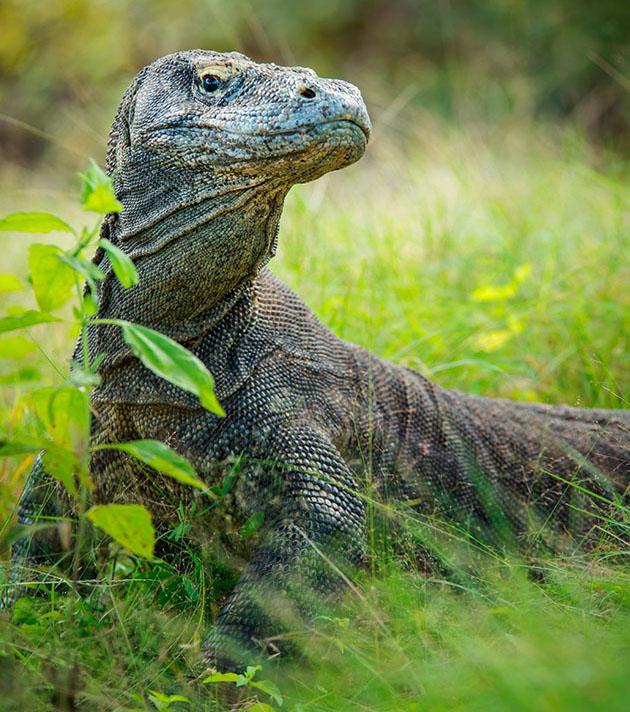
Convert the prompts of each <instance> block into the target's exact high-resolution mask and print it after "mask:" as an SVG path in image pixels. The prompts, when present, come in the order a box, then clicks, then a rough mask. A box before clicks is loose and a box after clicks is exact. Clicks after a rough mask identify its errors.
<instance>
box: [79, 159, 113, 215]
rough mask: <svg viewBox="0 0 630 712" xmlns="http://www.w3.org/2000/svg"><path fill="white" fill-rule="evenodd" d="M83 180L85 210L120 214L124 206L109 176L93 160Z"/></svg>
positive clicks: (82, 196) (82, 195) (82, 198)
mask: <svg viewBox="0 0 630 712" xmlns="http://www.w3.org/2000/svg"><path fill="white" fill-rule="evenodd" d="M81 178H82V179H83V184H82V186H81V205H83V210H89V211H91V212H94V213H110V212H111V213H118V212H120V211H121V210H122V208H123V206H122V204H121V203H119V202H118V200H116V196H115V195H114V189H113V188H112V182H111V180H110V178H109V176H108V175H107V173H105V171H103V170H102V168H100V167H99V166H98V165H97V164H96V163H95V162H94V161H93V160H92V159H90V163H89V165H88V168H87V170H86V171H85V174H84V175H81Z"/></svg>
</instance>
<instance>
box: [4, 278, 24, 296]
mask: <svg viewBox="0 0 630 712" xmlns="http://www.w3.org/2000/svg"><path fill="white" fill-rule="evenodd" d="M21 289H22V282H20V280H19V279H18V278H17V277H16V276H15V275H14V274H0V292H19V291H20V290H21Z"/></svg>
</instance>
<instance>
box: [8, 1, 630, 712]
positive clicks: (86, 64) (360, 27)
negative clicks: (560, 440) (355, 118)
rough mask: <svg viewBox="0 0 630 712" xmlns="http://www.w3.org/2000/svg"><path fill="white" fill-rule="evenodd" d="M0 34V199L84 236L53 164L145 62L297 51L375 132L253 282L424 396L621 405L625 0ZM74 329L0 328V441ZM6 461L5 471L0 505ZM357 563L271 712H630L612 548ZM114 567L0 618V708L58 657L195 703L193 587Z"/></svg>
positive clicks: (117, 688)
mask: <svg viewBox="0 0 630 712" xmlns="http://www.w3.org/2000/svg"><path fill="white" fill-rule="evenodd" d="M0 28H2V41H1V42H0V162H1V163H0V213H1V214H5V213H8V212H12V211H14V210H49V211H52V212H56V213H59V214H60V215H61V216H62V217H64V218H66V219H67V220H68V221H70V222H72V223H73V224H81V222H82V221H83V220H84V219H85V214H84V213H82V212H81V211H80V209H79V208H78V201H77V199H76V195H77V187H78V181H77V179H76V173H77V172H79V171H83V170H84V169H85V166H86V163H87V159H88V157H94V158H95V159H96V160H97V161H99V162H101V163H102V162H103V157H104V153H105V141H106V136H107V131H108V129H109V125H110V123H111V120H112V117H113V114H114V111H115V108H116V105H117V103H118V101H119V99H120V96H121V95H122V92H123V90H124V88H125V87H126V85H127V83H128V82H129V81H130V79H131V77H132V75H133V74H135V72H136V71H137V70H138V69H139V68H140V67H141V66H142V65H144V64H146V63H148V62H150V61H151V60H152V59H154V58H155V57H157V56H160V55H162V54H165V53H167V52H171V51H175V50H178V49H184V48H191V47H204V48H209V49H216V50H233V49H236V50H238V51H241V52H244V53H246V54H249V55H250V56H252V57H253V58H255V59H257V60H260V61H275V62H277V63H280V64H285V63H286V64H294V63H295V64H300V65H306V66H311V67H313V68H314V69H316V70H317V71H318V72H319V73H320V74H322V75H324V76H338V77H342V78H345V79H348V80H349V81H352V82H354V83H355V84H357V85H358V86H359V87H360V88H361V90H362V91H363V94H364V96H365V99H366V102H367V104H368V109H369V111H370V114H371V116H372V118H373V121H374V134H373V139H372V141H371V143H370V146H369V149H368V153H367V155H366V157H365V158H364V159H362V160H361V161H360V162H359V163H358V164H356V165H354V166H352V167H350V168H349V169H346V170H344V171H343V172H341V173H338V174H331V175H327V176H325V177H324V178H322V179H320V180H319V181H317V182H316V183H313V184H309V185H305V186H298V187H297V188H295V189H294V190H292V191H291V193H290V195H289V198H288V200H287V207H286V211H285V214H284V216H283V220H282V226H281V236H280V250H279V254H278V257H277V259H276V260H274V262H273V263H272V267H273V269H274V270H275V271H276V273H278V274H279V275H280V276H281V277H282V278H283V279H285V280H286V281H287V282H288V283H289V284H290V285H291V286H292V287H293V288H294V289H296V290H297V291H298V293H300V294H301V295H302V296H303V297H304V298H305V300H306V301H307V303H308V304H309V305H310V306H311V307H312V308H313V309H314V310H315V311H316V313H317V314H318V315H319V316H320V317H321V318H322V319H323V320H324V321H325V322H326V323H327V324H329V325H330V326H331V328H332V329H333V330H334V331H335V332H336V333H338V334H339V335H340V336H342V337H343V338H347V339H350V340H352V341H355V342H357V343H360V344H362V345H364V346H366V347H367V348H369V349H371V350H372V351H374V352H375V353H377V354H378V355H380V356H382V357H384V358H387V359H390V360H393V361H396V362H398V363H403V364H406V365H409V366H411V367H414V368H418V369H420V370H421V371H423V372H424V373H426V374H427V375H429V376H430V377H432V378H433V379H434V380H436V381H437V382H439V383H440V384H441V385H444V386H448V387H455V388H460V389H462V390H468V391H470V392H475V393H482V394H485V395H494V396H501V397H510V398H519V399H525V400H539V401H545V402H558V401H563V402H567V403H570V404H577V405H582V406H591V407H593V406H596V407H617V408H620V407H627V406H628V402H629V401H630V389H629V383H630V379H629V376H630V362H629V360H628V334H630V290H629V289H628V284H629V283H630V270H629V264H628V258H627V256H628V254H630V250H629V248H630V229H629V228H630V225H629V224H628V222H629V220H628V215H629V211H628V204H629V198H630V189H629V181H628V178H629V175H630V171H629V166H630V164H629V163H628V156H627V150H628V146H629V141H628V137H629V133H628V116H630V112H629V109H630V105H629V100H628V86H629V78H628V77H629V73H630V71H629V70H630V66H629V65H630V55H629V53H628V40H629V38H630V5H629V4H628V3H627V2H622V1H615V0H605V1H603V2H597V3H595V2H587V1H586V0H574V1H573V2H569V0H548V1H547V2H544V1H543V0H529V1H514V2H508V1H507V0H486V1H485V2H479V3H471V2H464V1H463V0H425V1H421V0H389V1H386V0H370V1H366V0H344V2H341V1H340V0H337V1H334V0H319V1H317V2H315V1H313V2H303V3H289V2H281V1H280V0H261V1H259V2H243V1H241V0H231V2H229V3H225V2H215V1H213V0H207V1H203V0H196V1H195V0H181V1H180V2H177V3H175V2H166V0H152V1H148V0H138V1H136V2H130V1H127V0H111V1H109V2H106V1H104V0H103V1H99V0H92V1H87V0H75V1H69V0H65V1H63V0H49V1H48V2H34V1H32V0H23V1H22V2H16V1H15V0H1V2H0ZM47 239H55V240H57V239H58V237H57V236H52V238H50V236H44V237H42V236H33V238H32V239H30V238H27V237H25V236H23V235H22V236H15V237H12V236H10V235H7V234H4V235H2V236H0V248H1V249H2V260H1V265H2V266H1V268H0V272H1V273H12V274H15V275H17V276H18V278H19V279H20V280H21V281H22V283H23V284H24V285H26V284H27V281H26V280H27V271H28V270H27V264H26V252H27V248H28V245H29V244H31V243H32V242H41V241H43V240H47ZM29 299H30V297H29V296H28V290H26V289H25V290H24V291H17V292H10V293H6V294H5V293H1V294H0V306H1V308H2V310H3V311H4V310H6V309H8V308H10V307H11V305H13V304H20V305H25V306H32V304H31V303H30V302H29ZM73 339H74V334H71V333H69V329H68V327H67V325H64V324H63V323H60V324H55V325H43V326H39V327H37V328H34V329H31V330H30V332H29V333H28V334H27V335H23V334H20V335H8V336H4V337H2V338H1V339H0V414H1V420H0V423H1V433H2V434H5V433H10V432H12V431H13V430H14V429H15V428H17V427H20V428H27V429H28V428H37V427H38V425H37V422H36V420H35V418H34V416H33V413H32V412H31V410H30V407H29V405H28V400H27V399H26V400H25V399H24V397H23V396H24V395H25V394H27V393H28V392H29V390H30V389H32V388H35V387H39V386H41V385H46V384H50V383H59V382H60V381H61V380H62V379H63V374H64V373H65V372H66V369H67V362H68V357H69V355H70V353H71V351H72V342H73ZM29 466H30V460H29V459H28V458H26V459H25V460H24V461H23V462H21V463H20V464H19V466H17V467H14V466H13V461H11V466H9V461H6V460H5V461H4V462H3V463H0V518H2V519H4V518H5V517H7V516H11V514H12V512H13V511H14V507H15V501H16V497H17V495H18V493H19V491H20V489H21V487H22V486H23V482H24V479H25V477H26V475H27V473H28V470H29ZM374 557H375V559H378V558H379V557H380V563H379V564H378V565H377V566H375V567H374V569H373V571H374V572H376V574H374V575H372V574H371V575H366V578H365V580H363V581H362V582H361V590H362V593H363V597H362V598H361V599H360V600H359V601H354V602H352V601H351V602H349V603H348V604H347V610H342V611H340V612H332V613H331V615H330V618H329V621H328V623H329V625H330V628H326V627H324V628H322V629H320V630H319V632H318V633H317V634H316V636H315V637H313V633H312V632H309V633H308V635H309V636H310V637H308V638H307V644H306V646H305V648H306V651H305V652H306V662H305V663H304V664H303V666H302V667H300V668H298V669H297V670H295V671H291V672H286V671H285V672H283V673H282V674H281V676H280V678H279V679H278V684H279V685H280V687H281V689H282V690H283V692H284V693H285V695H287V698H288V700H289V702H288V703H287V704H289V709H295V710H309V711H310V710H341V709H344V710H345V709H347V710H355V709H360V710H369V709H378V710H383V711H385V710H393V709H401V710H416V709H432V710H446V709H449V710H451V709H461V710H506V709H510V710H512V709H519V710H550V711H551V710H576V709H583V710H594V709H606V710H615V709H619V710H621V709H624V708H625V706H626V705H627V699H628V695H629V694H630V680H629V679H628V675H627V665H626V661H627V659H628V653H629V652H630V634H629V633H628V631H630V626H629V625H628V622H629V620H628V619H629V617H630V600H629V598H628V594H627V592H628V580H629V576H630V570H629V569H628V566H627V564H625V565H624V563H623V562H624V561H625V559H626V557H627V550H626V549H622V550H620V551H619V552H611V551H610V550H606V551H604V552H593V553H591V554H588V555H583V554H578V553H576V554H575V556H574V557H567V558H566V559H563V560H561V561H553V562H551V561H547V562H542V563H541V564H540V566H541V568H542V569H544V572H545V576H544V577H543V578H544V579H545V580H544V581H543V582H532V581H530V580H528V579H527V577H526V576H525V575H524V574H523V571H522V567H521V565H520V563H519V562H518V561H491V562H490V564H488V565H487V566H485V567H482V569H481V570H480V571H479V572H478V573H477V574H476V575H475V576H472V577H471V576H470V575H469V574H466V575H464V574H463V573H462V576H464V578H463V579H462V580H464V584H460V585H458V586H452V585H450V584H448V583H446V582H443V581H442V582H436V581H432V580H429V579H426V578H422V577H419V576H418V575H417V574H415V573H413V572H409V571H405V568H406V567H405V565H404V562H399V564H400V565H396V566H394V567H393V568H392V567H391V566H390V565H389V563H388V561H389V560H388V559H387V557H382V556H380V554H377V553H374ZM192 569H193V570H194V566H193V567H192ZM130 570H132V574H129V576H128V579H130V580H131V582H130V581H129V580H127V579H126V578H125V576H126V575H127V574H128V572H129V570H125V576H123V574H120V577H119V578H120V580H116V581H114V578H115V577H113V578H112V579H111V580H108V581H106V582H104V583H103V584H102V585H101V586H99V585H96V586H95V589H94V594H93V596H91V597H89V598H87V599H86V600H85V601H82V602H81V603H80V605H76V606H75V607H74V608H73V609H72V610H73V613H72V615H73V616H74V617H75V619H76V625H75V626H73V627H69V626H68V621H67V620H66V617H67V616H66V614H67V610H66V607H65V606H66V604H64V603H63V601H58V602H54V601H53V602H51V601H44V602H40V604H39V605H40V607H43V608H41V610H39V612H37V611H35V612H34V610H35V609H31V608H29V607H28V606H25V607H24V608H23V609H21V610H20V611H18V612H17V614H16V616H17V617H16V619H15V621H16V622H17V621H19V622H20V624H21V625H20V627H16V626H14V625H10V624H6V625H4V624H3V625H2V626H0V668H2V669H1V670H0V710H5V709H6V710H29V709H33V710H35V709H37V710H40V709H41V710H45V709H64V707H63V706H62V703H60V702H57V703H55V702H54V699H55V697H54V695H55V694H57V698H56V699H57V700H59V699H61V698H62V697H63V695H62V693H61V692H59V690H62V689H63V684H65V683H64V680H66V679H69V676H71V672H72V671H71V670H69V669H68V663H67V658H68V656H67V651H68V650H69V649H71V648H72V649H73V650H78V651H80V656H79V657H80V659H81V660H82V668H81V670H80V671H79V673H78V674H79V677H80V679H81V683H80V685H79V688H80V689H81V695H80V696H79V699H80V707H79V708H80V709H107V710H124V709H132V708H133V709H136V708H137V709H154V708H155V705H153V706H151V704H150V703H149V702H148V697H147V695H148V692H147V691H148V690H149V689H157V690H162V691H166V690H177V691H179V692H181V693H182V694H185V695H186V696H188V697H189V698H190V699H193V698H194V699H195V700H197V701H196V702H195V703H194V705H193V707H192V708H193V709H206V708H207V709H211V708H212V707H211V706H209V707H206V706H205V705H209V704H210V703H207V702H201V701H200V700H201V699H202V698H197V697H195V695H196V693H195V692H194V691H192V690H191V688H189V687H188V685H187V682H186V676H187V675H188V674H190V671H191V670H192V667H191V666H192V665H193V664H194V661H195V659H196V658H195V654H196V650H197V648H198V645H199V636H200V631H201V630H202V629H203V626H204V625H205V623H204V616H206V615H207V610H208V608H210V607H211V604H212V601H211V600H204V595H205V594H204V590H205V589H204V583H203V577H200V576H198V575H197V574H194V575H193V573H191V575H190V577H188V578H186V579H185V580H184V581H183V582H182V581H180V580H179V579H177V580H176V581H175V575H174V574H173V573H172V572H170V573H169V572H168V571H167V572H166V573H165V572H164V571H163V570H159V571H158V570H157V569H156V568H155V567H153V568H152V567H148V566H147V565H146V564H142V563H138V564H137V569H135V570H134V569H130ZM139 582H140V583H141V586H140V588H138V585H139ZM175 589H176V590H177V592H178V598H177V597H176V598H177V600H178V601H179V603H177V604H174V603H169V601H171V598H169V595H170V593H172V591H173V590H175ZM182 600H183V601H184V603H181V601H182ZM165 602H166V603H165ZM348 620H350V621H351V622H352V624H351V625H349V624H348V622H347V621H348ZM355 622H360V623H361V625H355ZM2 666H4V667H2ZM55 690H57V692H54V691H55ZM51 691H53V692H51ZM51 694H52V695H53V696H52V697H51ZM60 696H61V697H60ZM134 696H135V697H134ZM51 700H52V701H51ZM185 708H186V707H185V706H180V707H177V706H176V705H174V706H173V709H185ZM165 709H166V708H165Z"/></svg>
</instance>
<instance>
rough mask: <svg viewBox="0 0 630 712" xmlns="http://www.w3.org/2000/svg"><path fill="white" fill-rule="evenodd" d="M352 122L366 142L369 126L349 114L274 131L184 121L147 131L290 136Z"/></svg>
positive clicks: (368, 136) (368, 135)
mask: <svg viewBox="0 0 630 712" xmlns="http://www.w3.org/2000/svg"><path fill="white" fill-rule="evenodd" d="M346 123H347V124H352V125H354V126H356V127H357V128H359V129H360V130H361V132H362V133H363V136H364V137H365V141H366V142H367V141H368V140H369V138H370V127H369V126H368V125H367V124H365V123H362V122H360V121H358V120H357V119H354V118H352V117H350V116H340V117H338V118H335V119H328V120H327V121H321V122H319V123H316V124H304V125H302V126H292V127H291V128H286V129H278V130H276V131H264V130H260V131H238V130H236V129H232V128H226V127H225V126H219V125H212V124H197V123H192V122H190V123H185V124H176V125H172V124H171V125H166V126H154V127H153V128H151V130H150V132H149V133H164V132H169V133H170V132H172V133H179V132H181V131H190V130H195V129H199V130H207V129H217V130H219V131H222V132H225V133H228V134H233V135H236V136H251V137H252V138H253V137H260V136H265V137H272V136H290V135H298V134H304V133H307V132H309V131H312V130H315V129H319V128H323V127H325V126H330V125H331V124H346Z"/></svg>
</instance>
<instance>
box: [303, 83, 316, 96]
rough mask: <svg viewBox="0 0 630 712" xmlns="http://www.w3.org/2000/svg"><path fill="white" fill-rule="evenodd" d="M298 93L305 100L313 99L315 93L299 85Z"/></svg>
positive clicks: (304, 85)
mask: <svg viewBox="0 0 630 712" xmlns="http://www.w3.org/2000/svg"><path fill="white" fill-rule="evenodd" d="M299 92H300V94H301V95H302V96H303V97H304V98H305V99H313V98H314V97H315V92H314V91H313V90H312V89H311V88H310V87H307V86H306V84H300V86H299Z"/></svg>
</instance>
